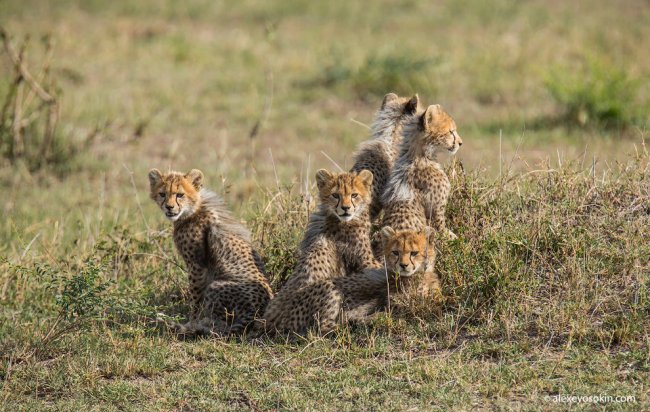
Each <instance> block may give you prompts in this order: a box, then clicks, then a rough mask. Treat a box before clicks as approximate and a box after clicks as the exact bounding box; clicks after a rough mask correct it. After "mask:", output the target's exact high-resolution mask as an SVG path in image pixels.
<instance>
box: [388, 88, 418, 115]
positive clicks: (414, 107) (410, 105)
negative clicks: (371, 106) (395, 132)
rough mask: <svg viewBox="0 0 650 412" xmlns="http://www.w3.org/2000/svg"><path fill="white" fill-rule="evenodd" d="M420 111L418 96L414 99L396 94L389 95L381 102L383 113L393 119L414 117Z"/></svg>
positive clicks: (414, 96)
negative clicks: (406, 116) (407, 116)
mask: <svg viewBox="0 0 650 412" xmlns="http://www.w3.org/2000/svg"><path fill="white" fill-rule="evenodd" d="M419 109H420V98H419V97H418V95H417V94H415V95H413V97H399V96H398V95H396V94H395V93H388V94H387V95H385V96H384V100H383V101H382V102H381V108H380V109H379V111H380V112H382V113H387V114H390V115H391V116H393V117H399V116H402V115H414V114H415V113H417V111H418V110H419Z"/></svg>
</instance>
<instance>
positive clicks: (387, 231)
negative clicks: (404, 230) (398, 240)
mask: <svg viewBox="0 0 650 412" xmlns="http://www.w3.org/2000/svg"><path fill="white" fill-rule="evenodd" d="M393 236H395V229H393V228H392V227H390V226H384V227H383V228H382V229H381V237H382V239H384V242H385V241H386V240H388V239H390V238H391V237H393Z"/></svg>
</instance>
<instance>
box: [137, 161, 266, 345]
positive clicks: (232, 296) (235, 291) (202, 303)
mask: <svg viewBox="0 0 650 412" xmlns="http://www.w3.org/2000/svg"><path fill="white" fill-rule="evenodd" d="M149 183H150V186H151V199H153V201H154V202H156V203H157V204H158V206H159V207H160V209H161V210H162V211H163V213H164V214H165V216H166V217H167V218H168V219H169V220H171V221H172V222H173V224H174V235H173V237H174V244H175V245H176V248H177V249H178V252H179V253H180V255H181V256H182V257H183V260H184V261H185V264H186V266H187V269H188V272H189V287H190V296H191V314H190V322H189V323H187V324H185V325H182V326H181V325H175V326H176V327H177V330H178V331H179V332H181V333H189V334H193V333H205V332H217V333H231V332H240V331H242V330H243V329H245V328H246V327H247V325H248V324H249V323H250V322H252V321H253V320H254V319H255V317H256V315H261V314H262V313H263V311H264V309H265V308H266V305H267V303H268V301H269V299H271V298H272V296H273V292H272V291H271V287H270V286H269V283H268V280H267V278H266V275H265V273H264V265H263V263H262V261H261V259H260V257H259V255H258V254H257V252H256V251H255V250H254V249H253V247H252V245H251V241H250V235H249V233H248V231H247V230H246V229H245V228H244V227H243V226H242V225H241V224H240V223H239V222H237V221H236V220H235V219H234V218H233V217H232V215H231V214H230V213H229V212H228V210H227V209H226V206H225V204H224V202H223V201H222V200H221V198H219V196H217V195H216V194H215V193H213V192H211V191H209V190H207V189H204V188H203V173H201V171H199V170H196V169H193V170H191V171H190V172H189V173H186V174H182V173H178V172H169V173H166V174H163V173H161V172H160V171H159V170H157V169H152V170H151V171H150V172H149Z"/></svg>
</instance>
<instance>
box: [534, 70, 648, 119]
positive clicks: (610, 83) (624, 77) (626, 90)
mask: <svg viewBox="0 0 650 412" xmlns="http://www.w3.org/2000/svg"><path fill="white" fill-rule="evenodd" d="M544 84H545V86H546V89H547V90H548V91H549V92H550V94H551V96H553V98H554V99H555V101H556V102H557V103H558V104H559V105H560V106H561V107H562V109H563V117H564V119H565V120H566V121H568V122H570V123H573V124H577V125H579V126H587V125H593V126H598V127H628V126H632V125H634V124H636V123H638V122H642V121H643V120H645V119H643V116H644V115H646V113H644V110H643V106H645V107H646V108H647V104H646V105H644V104H643V103H642V102H640V101H639V100H640V98H639V93H638V90H639V85H640V81H639V80H638V79H634V78H632V77H631V76H630V75H629V74H628V73H627V72H626V71H625V70H622V69H618V68H615V67H612V66H609V65H607V64H605V63H604V62H602V61H599V60H596V59H588V60H587V61H586V63H585V64H584V65H583V66H582V67H581V68H580V69H579V70H572V69H571V68H568V67H555V68H553V69H551V70H549V72H548V73H547V75H546V78H545V82H544ZM640 108H641V109H640Z"/></svg>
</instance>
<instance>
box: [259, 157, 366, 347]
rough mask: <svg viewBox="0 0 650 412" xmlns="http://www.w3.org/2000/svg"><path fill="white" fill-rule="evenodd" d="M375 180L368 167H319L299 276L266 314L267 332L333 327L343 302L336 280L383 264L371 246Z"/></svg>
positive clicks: (282, 292) (296, 273)
mask: <svg viewBox="0 0 650 412" xmlns="http://www.w3.org/2000/svg"><path fill="white" fill-rule="evenodd" d="M372 180H373V176H372V173H371V172H369V171H367V170H362V171H361V172H359V173H338V174H336V173H330V172H328V171H327V170H324V169H321V170H319V171H318V173H317V174H316V183H317V185H318V192H319V197H320V206H319V209H318V210H317V211H316V212H314V213H313V214H312V215H311V216H310V219H309V223H308V225H307V232H306V233H305V237H304V239H303V241H302V243H301V244H300V250H299V253H298V262H297V264H296V267H295V270H294V274H293V275H292V276H291V277H290V278H289V280H288V281H287V283H285V285H284V287H283V288H282V289H281V290H280V292H278V294H277V296H276V297H275V299H273V300H272V301H271V302H270V303H269V306H268V308H267V309H266V312H265V313H264V320H265V321H266V330H267V331H270V332H274V331H278V332H280V333H286V332H294V333H297V334H305V333H307V331H308V330H321V331H326V330H330V329H331V328H333V327H334V325H335V322H336V315H337V314H338V309H339V306H340V301H341V297H340V296H339V295H338V294H337V293H336V291H335V290H333V289H332V288H331V287H330V286H329V285H330V281H331V280H332V279H335V278H338V277H342V276H346V275H347V274H349V273H352V272H357V271H361V270H364V269H366V268H368V267H377V266H379V263H378V262H377V261H376V260H375V258H374V256H373V254H372V250H371V247H370V219H369V216H368V207H369V205H370V201H371V185H372Z"/></svg>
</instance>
